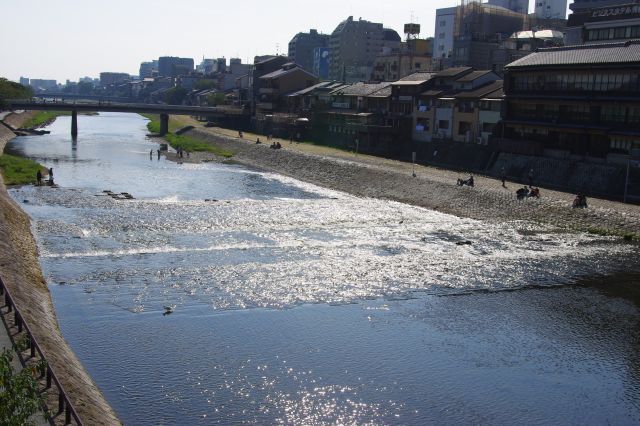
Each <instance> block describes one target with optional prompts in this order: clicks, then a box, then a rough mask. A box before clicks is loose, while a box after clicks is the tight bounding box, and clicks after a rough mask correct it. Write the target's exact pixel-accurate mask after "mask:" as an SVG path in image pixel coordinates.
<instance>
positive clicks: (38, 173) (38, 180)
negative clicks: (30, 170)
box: [36, 169, 42, 186]
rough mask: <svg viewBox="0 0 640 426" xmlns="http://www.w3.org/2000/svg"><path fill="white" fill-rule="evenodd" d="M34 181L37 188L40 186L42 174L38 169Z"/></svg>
mask: <svg viewBox="0 0 640 426" xmlns="http://www.w3.org/2000/svg"><path fill="white" fill-rule="evenodd" d="M36 181H37V185H38V186H42V172H41V171H40V169H38V172H37V173H36Z"/></svg>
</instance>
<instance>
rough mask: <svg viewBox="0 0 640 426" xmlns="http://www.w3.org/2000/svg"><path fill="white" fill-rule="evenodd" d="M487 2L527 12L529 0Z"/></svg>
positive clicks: (494, 0)
mask: <svg viewBox="0 0 640 426" xmlns="http://www.w3.org/2000/svg"><path fill="white" fill-rule="evenodd" d="M487 3H489V4H490V5H493V6H500V7H504V8H505V9H509V10H512V11H514V12H518V13H524V14H527V13H529V0H489V1H488V2H487Z"/></svg>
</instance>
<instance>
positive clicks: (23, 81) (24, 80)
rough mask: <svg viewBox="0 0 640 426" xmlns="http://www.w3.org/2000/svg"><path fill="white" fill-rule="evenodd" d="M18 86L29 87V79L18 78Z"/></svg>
mask: <svg viewBox="0 0 640 426" xmlns="http://www.w3.org/2000/svg"><path fill="white" fill-rule="evenodd" d="M20 84H22V85H23V86H25V87H26V86H28V85H29V79H28V78H27V77H20Z"/></svg>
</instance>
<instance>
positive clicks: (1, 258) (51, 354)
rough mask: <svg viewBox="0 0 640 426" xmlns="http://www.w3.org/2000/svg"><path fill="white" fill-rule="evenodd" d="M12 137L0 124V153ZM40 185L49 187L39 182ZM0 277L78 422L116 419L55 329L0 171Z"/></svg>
mask: <svg viewBox="0 0 640 426" xmlns="http://www.w3.org/2000/svg"><path fill="white" fill-rule="evenodd" d="M30 117H31V114H30V113H25V114H12V115H10V116H8V117H7V118H6V120H5V121H6V122H8V123H9V124H10V125H11V126H12V127H20V126H21V125H22V123H24V122H25V121H26V120H27V119H29V118H30ZM14 137H15V135H14V133H13V132H12V131H11V130H9V129H8V128H7V127H5V126H0V152H3V151H4V148H5V145H6V144H7V143H8V142H9V141H10V140H11V139H13V138H14ZM43 190H51V189H50V188H44V187H43ZM0 276H1V277H2V280H3V281H4V283H5V284H6V286H7V287H8V288H9V291H10V292H11V294H12V296H13V298H14V302H15V303H16V305H17V306H18V309H20V311H21V312H22V315H23V317H24V320H25V321H26V322H27V324H28V325H29V328H30V329H31V331H32V333H33V334H34V337H35V338H36V340H37V341H38V343H39V344H40V346H41V348H42V350H43V351H44V353H45V354H46V357H47V361H48V362H49V365H50V366H51V368H52V369H53V370H54V372H55V373H56V375H57V376H58V378H59V380H60V382H61V383H62V386H63V388H64V389H65V391H66V392H67V394H68V396H69V399H70V400H71V402H72V404H73V405H74V407H75V408H76V410H77V412H78V414H79V416H80V418H81V419H82V421H83V422H84V423H85V424H91V425H93V424H96V425H114V424H120V421H119V420H118V417H117V416H116V414H115V412H114V411H113V409H112V408H111V407H110V406H109V404H108V403H107V402H106V400H105V398H104V396H103V395H102V393H101V392H100V390H99V389H98V388H97V387H96V385H95V384H94V382H93V380H92V379H91V377H90V376H89V374H88V373H87V372H86V370H85V369H84V367H83V366H82V364H81V363H80V361H79V360H78V358H77V357H76V355H75V354H74V353H73V351H72V350H71V348H70V347H69V346H68V344H67V343H66V341H65V340H64V338H63V337H62V334H61V333H60V329H59V326H58V322H57V319H56V313H55V309H54V307H53V302H52V300H51V295H50V294H49V290H48V288H47V283H46V281H45V279H44V277H43V275H42V270H41V268H40V262H39V259H38V249H37V245H36V242H35V239H34V237H33V234H32V233H31V221H30V219H29V216H28V215H27V214H26V213H25V212H24V211H23V210H22V209H21V208H20V206H19V205H17V204H16V203H15V202H14V201H13V200H12V198H11V197H10V196H9V194H8V193H7V188H6V187H5V185H4V182H3V181H2V178H1V176H0Z"/></svg>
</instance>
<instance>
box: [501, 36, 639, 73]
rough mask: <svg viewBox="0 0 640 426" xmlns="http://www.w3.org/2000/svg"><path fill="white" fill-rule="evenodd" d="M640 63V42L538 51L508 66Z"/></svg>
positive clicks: (511, 67)
mask: <svg viewBox="0 0 640 426" xmlns="http://www.w3.org/2000/svg"><path fill="white" fill-rule="evenodd" d="M634 62H640V40H633V41H628V42H626V43H610V44H596V45H581V46H567V47H556V48H549V49H538V50H537V51H536V52H534V53H532V54H530V55H527V56H525V57H524V58H521V59H518V60H517V61H515V62H512V63H510V64H509V65H507V66H506V68H508V69H513V68H523V67H541V66H549V65H593V64H624V63H626V64H628V63H634Z"/></svg>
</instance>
